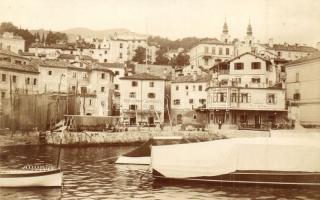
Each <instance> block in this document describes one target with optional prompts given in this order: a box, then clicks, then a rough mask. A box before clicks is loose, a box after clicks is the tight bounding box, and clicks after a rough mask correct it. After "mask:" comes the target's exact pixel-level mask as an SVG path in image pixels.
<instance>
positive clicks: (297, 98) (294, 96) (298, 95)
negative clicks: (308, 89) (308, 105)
mask: <svg viewBox="0 0 320 200" xmlns="http://www.w3.org/2000/svg"><path fill="white" fill-rule="evenodd" d="M293 100H296V101H299V100H300V93H294V94H293Z"/></svg>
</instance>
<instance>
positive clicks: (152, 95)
mask: <svg viewBox="0 0 320 200" xmlns="http://www.w3.org/2000/svg"><path fill="white" fill-rule="evenodd" d="M148 98H150V99H154V98H156V94H155V93H148Z"/></svg>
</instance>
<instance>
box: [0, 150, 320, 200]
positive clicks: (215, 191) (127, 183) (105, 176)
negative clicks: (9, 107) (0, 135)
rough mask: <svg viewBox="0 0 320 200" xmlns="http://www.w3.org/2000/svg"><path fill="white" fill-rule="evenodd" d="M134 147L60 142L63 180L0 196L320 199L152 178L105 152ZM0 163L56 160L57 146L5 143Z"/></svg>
mask: <svg viewBox="0 0 320 200" xmlns="http://www.w3.org/2000/svg"><path fill="white" fill-rule="evenodd" d="M133 148H134V147H103V146H100V147H87V148H63V149H62V151H61V158H62V161H61V166H62V169H63V171H64V186H63V189H62V190H61V189H59V188H41V189H39V188H24V189H21V188H14V189H13V188H12V189H10V188H0V198H1V200H2V199H20V198H24V199H278V198H281V199H320V192H319V191H317V190H312V189H301V188H300V189H299V188H268V187H252V186H251V187H249V186H245V187H232V186H212V185H207V184H187V183H186V184H181V183H179V184H173V183H165V184H164V183H162V182H154V181H153V179H152V177H151V175H150V174H149V173H147V172H146V171H147V170H148V167H147V166H135V165H114V164H110V163H109V160H108V158H110V157H114V156H117V155H120V154H122V153H125V152H127V151H129V150H131V149H133ZM0 150H1V151H0V152H4V151H7V152H6V154H7V155H8V156H7V157H6V158H5V159H2V157H1V163H0V168H8V167H11V168H20V167H22V166H24V165H26V164H32V163H46V164H55V163H56V162H57V156H58V148H56V147H48V146H17V147H5V148H2V149H0Z"/></svg>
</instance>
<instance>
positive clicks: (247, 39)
mask: <svg viewBox="0 0 320 200" xmlns="http://www.w3.org/2000/svg"><path fill="white" fill-rule="evenodd" d="M244 41H245V44H246V45H248V46H252V45H253V43H254V37H253V32H252V26H251V23H250V21H249V24H248V27H247V35H246V36H245V38H244Z"/></svg>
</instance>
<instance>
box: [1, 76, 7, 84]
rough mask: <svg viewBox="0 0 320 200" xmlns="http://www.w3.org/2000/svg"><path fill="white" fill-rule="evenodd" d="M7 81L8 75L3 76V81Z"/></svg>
mask: <svg viewBox="0 0 320 200" xmlns="http://www.w3.org/2000/svg"><path fill="white" fill-rule="evenodd" d="M6 80H7V75H6V74H2V81H3V82H5V81H6Z"/></svg>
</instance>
